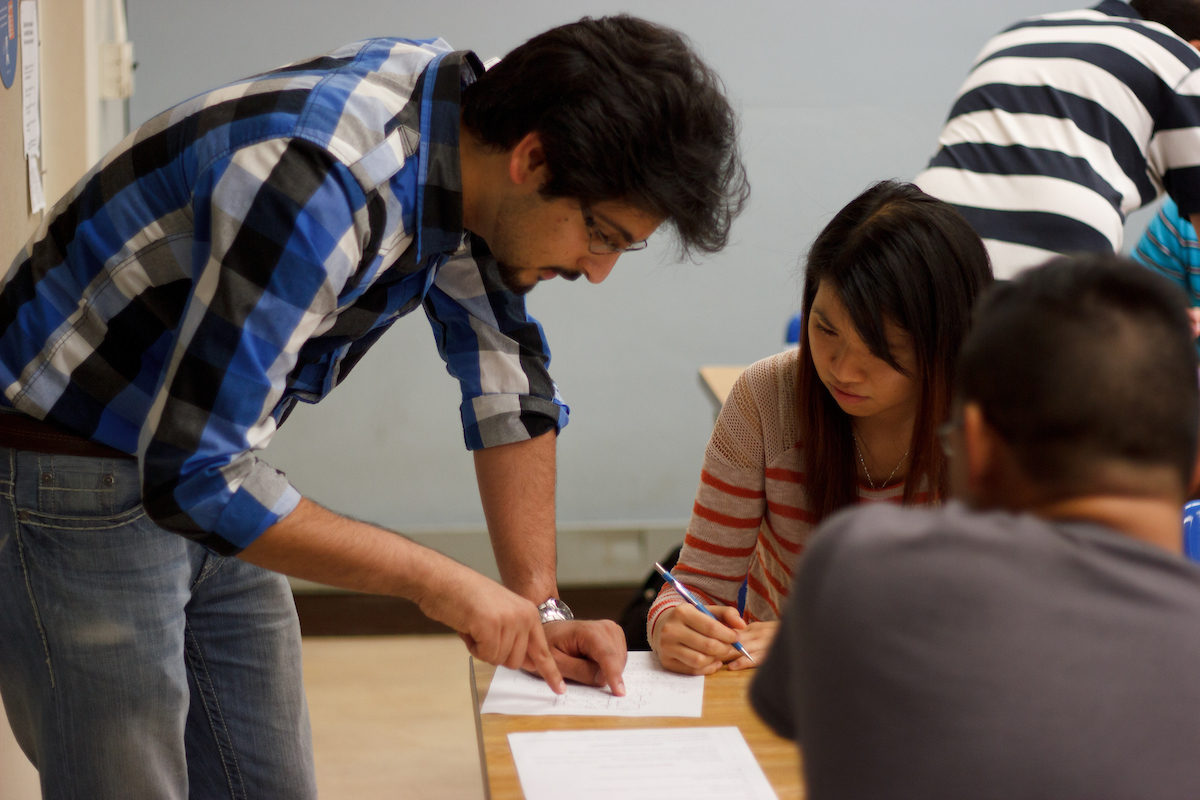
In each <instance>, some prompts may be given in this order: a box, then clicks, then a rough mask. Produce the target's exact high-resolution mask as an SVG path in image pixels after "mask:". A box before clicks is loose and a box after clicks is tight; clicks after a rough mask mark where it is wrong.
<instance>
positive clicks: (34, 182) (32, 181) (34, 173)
mask: <svg viewBox="0 0 1200 800" xmlns="http://www.w3.org/2000/svg"><path fill="white" fill-rule="evenodd" d="M25 161H26V162H28V163H29V213H30V214H36V213H38V212H39V211H42V210H44V209H45V208H46V193H45V190H44V189H43V188H42V169H41V167H40V166H38V157H37V156H26V157H25Z"/></svg>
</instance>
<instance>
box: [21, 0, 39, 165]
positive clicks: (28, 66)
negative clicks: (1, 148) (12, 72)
mask: <svg viewBox="0 0 1200 800" xmlns="http://www.w3.org/2000/svg"><path fill="white" fill-rule="evenodd" d="M20 20H21V106H22V108H23V118H24V122H25V150H24V153H25V155H27V156H40V155H41V147H42V120H41V117H40V116H39V112H38V92H39V83H40V82H41V78H40V76H39V74H38V25H37V0H21V13H20ZM39 182H40V181H39Z"/></svg>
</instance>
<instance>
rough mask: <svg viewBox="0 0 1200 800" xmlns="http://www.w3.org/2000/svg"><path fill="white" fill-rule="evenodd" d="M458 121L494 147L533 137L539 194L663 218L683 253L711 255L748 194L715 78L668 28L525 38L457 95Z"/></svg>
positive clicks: (566, 29) (607, 25)
mask: <svg viewBox="0 0 1200 800" xmlns="http://www.w3.org/2000/svg"><path fill="white" fill-rule="evenodd" d="M462 118H463V123H464V124H465V125H466V126H467V128H468V129H469V130H470V131H471V132H472V133H473V134H474V135H475V136H477V137H479V139H480V140H481V141H482V142H483V143H484V144H485V145H489V146H492V147H496V148H500V149H502V150H507V149H509V148H511V147H513V146H515V145H516V144H517V143H518V142H520V141H521V139H522V138H524V137H525V135H526V134H528V133H529V132H530V131H537V132H538V134H539V135H540V136H541V140H542V145H543V147H544V148H545V153H546V160H547V165H548V167H549V172H550V178H549V180H548V181H547V183H546V184H545V185H544V186H543V187H542V193H543V195H545V196H547V197H552V198H555V197H568V198H574V199H576V200H579V201H580V202H581V203H583V204H584V205H592V204H595V203H599V202H602V201H606V200H616V201H622V202H627V203H630V204H631V205H633V206H634V207H635V208H637V209H639V210H641V211H643V212H646V213H649V214H652V215H654V216H660V217H664V218H665V219H667V220H668V221H669V222H670V223H671V225H672V226H673V227H674V228H675V230H676V232H677V233H678V234H679V241H680V245H681V247H682V250H683V252H684V253H688V252H690V251H692V250H699V251H702V252H716V251H718V250H720V249H722V248H723V247H724V246H725V244H726V242H727V241H728V238H729V229H730V226H731V225H732V223H733V219H734V217H736V216H737V215H738V214H739V213H740V212H741V210H742V208H743V206H744V205H745V203H746V199H747V197H748V195H749V191H750V189H749V183H748V182H747V180H746V171H745V168H744V166H743V165H742V161H741V155H740V153H739V152H738V144H737V134H738V124H737V116H736V115H735V114H734V111H733V108H732V107H731V106H730V104H729V101H728V100H727V99H726V97H725V94H724V91H723V87H722V84H721V80H720V78H718V77H717V75H716V73H714V72H713V71H712V70H711V69H710V68H709V67H708V66H707V65H706V64H705V63H704V62H703V61H701V60H700V57H699V56H698V55H696V53H695V52H694V51H693V50H692V48H691V47H690V46H689V45H688V42H687V40H686V39H685V38H684V37H683V36H682V35H681V34H679V33H678V32H677V31H674V30H671V29H670V28H666V27H663V26H661V25H655V24H654V23H651V22H647V21H645V20H642V19H638V18H636V17H631V16H626V15H619V16H613V17H603V18H601V19H591V18H589V17H585V18H583V19H581V20H579V21H578V22H574V23H571V24H569V25H563V26H560V27H558V28H554V29H552V30H549V31H546V32H545V33H542V34H540V35H538V36H535V37H533V38H532V39H530V40H529V41H528V42H526V43H525V44H523V45H521V46H520V47H518V48H516V49H515V50H513V51H512V52H511V53H509V54H508V55H506V56H505V57H504V58H503V59H502V60H501V61H500V63H499V64H497V65H496V66H494V67H492V68H491V69H490V70H488V71H487V72H486V73H485V74H484V75H482V76H480V78H479V80H478V81H476V82H475V83H473V84H472V85H470V86H468V87H467V88H466V90H464V92H463V109H462Z"/></svg>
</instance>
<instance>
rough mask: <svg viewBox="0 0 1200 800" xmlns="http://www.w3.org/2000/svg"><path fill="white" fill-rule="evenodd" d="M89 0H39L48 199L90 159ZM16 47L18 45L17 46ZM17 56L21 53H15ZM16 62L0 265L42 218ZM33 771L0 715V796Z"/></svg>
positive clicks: (33, 789) (0, 130)
mask: <svg viewBox="0 0 1200 800" xmlns="http://www.w3.org/2000/svg"><path fill="white" fill-rule="evenodd" d="M85 6H86V0H40V2H39V4H38V11H39V14H38V17H39V22H40V26H39V27H40V31H41V59H40V61H41V68H42V69H41V84H42V86H41V88H42V104H41V105H42V107H41V116H42V157H43V162H44V163H43V173H44V174H43V176H42V180H43V183H44V186H45V194H46V201H47V202H48V203H53V202H54V201H55V200H57V199H58V198H59V197H60V196H61V195H63V194H64V193H65V192H66V191H67V189H69V188H70V187H71V185H72V184H73V183H74V182H75V181H76V180H78V179H79V177H80V176H81V175H83V173H84V172H85V171H86V170H87V168H88V167H89V166H90V165H89V164H88V163H87V161H88V147H87V139H88V134H87V128H88V126H87V109H88V104H87V101H86V97H85V91H86V83H87V82H86V80H85V79H86V77H87V75H86V65H87V62H86V61H85V58H84V55H85V52H87V48H86V47H85V28H84V21H85V19H86V17H85V13H84V12H85V10H86V9H85ZM17 50H18V53H19V52H20V47H19V46H18V48H17ZM18 57H19V56H18ZM22 127H23V121H22V117H21V65H20V63H19V62H18V65H17V74H16V78H15V79H14V80H13V85H12V87H11V88H8V89H4V88H3V84H0V187H3V191H0V268H2V269H7V268H8V265H9V262H10V261H11V260H12V258H13V257H14V256H15V255H16V254H17V251H18V250H20V249H21V246H22V245H23V244H24V243H25V241H26V240H27V239H28V238H29V237H30V236H31V235H32V234H33V232H34V231H35V230H36V229H37V226H38V225H39V224H41V221H42V215H41V214H40V213H39V214H36V215H31V214H30V213H29V183H28V178H27V177H26V166H25V158H24V156H23V155H22V153H21V149H22V141H23V137H22ZM39 796H40V793H39V791H38V786H37V772H36V771H35V770H34V768H33V765H32V764H30V763H29V761H28V760H27V759H26V758H25V755H24V754H23V753H21V751H20V750H18V749H17V747H16V742H15V741H13V738H12V734H11V733H10V732H9V730H8V721H7V720H6V719H4V718H3V716H2V715H0V797H3V798H5V799H6V800H24V799H25V798H30V799H32V798H36V797H39Z"/></svg>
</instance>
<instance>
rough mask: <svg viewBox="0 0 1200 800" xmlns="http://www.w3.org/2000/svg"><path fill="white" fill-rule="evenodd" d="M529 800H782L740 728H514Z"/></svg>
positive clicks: (513, 737) (517, 757) (513, 744)
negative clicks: (616, 799) (521, 730)
mask: <svg viewBox="0 0 1200 800" xmlns="http://www.w3.org/2000/svg"><path fill="white" fill-rule="evenodd" d="M508 745H509V748H510V749H511V750H512V754H513V761H514V762H516V766H517V777H519V778H520V779H521V790H522V791H523V792H524V793H525V797H526V800H557V798H560V797H570V798H571V799H572V800H609V798H613V797H620V798H621V799H622V800H662V799H663V798H665V797H686V798H688V800H733V798H737V800H777V795H776V794H775V791H774V790H773V789H772V788H771V784H770V783H769V782H768V781H767V776H766V775H764V774H763V771H762V767H760V766H759V765H758V762H757V761H756V760H755V759H754V754H753V753H752V752H751V751H750V748H749V746H748V745H747V744H746V740H745V738H743V736H742V733H741V731H739V730H738V729H737V728H654V729H650V730H636V729H635V730H607V731H544V732H536V733H510V734H509V735H508Z"/></svg>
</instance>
